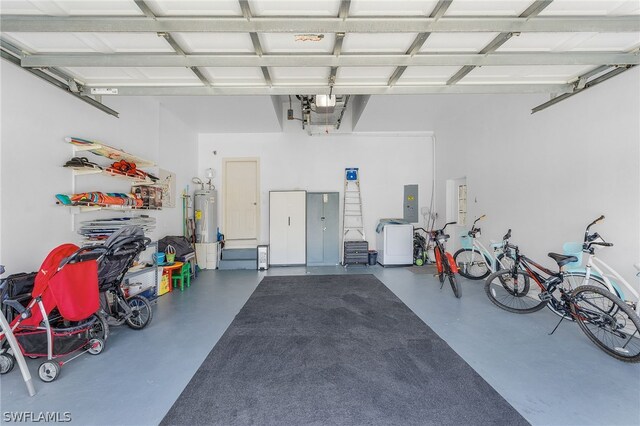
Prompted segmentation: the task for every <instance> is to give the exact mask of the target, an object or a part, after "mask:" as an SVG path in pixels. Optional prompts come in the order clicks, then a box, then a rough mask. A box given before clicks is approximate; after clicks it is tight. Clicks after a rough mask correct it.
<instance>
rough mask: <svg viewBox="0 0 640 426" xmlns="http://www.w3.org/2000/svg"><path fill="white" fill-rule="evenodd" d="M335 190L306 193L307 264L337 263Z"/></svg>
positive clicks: (338, 248)
mask: <svg viewBox="0 0 640 426" xmlns="http://www.w3.org/2000/svg"><path fill="white" fill-rule="evenodd" d="M339 203H340V198H339V194H338V193H337V192H308V193H307V265H337V264H338V262H339V257H340V247H339V241H340V239H339V216H338V211H339Z"/></svg>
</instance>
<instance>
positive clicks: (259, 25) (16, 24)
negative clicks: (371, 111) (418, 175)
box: [0, 0, 640, 96]
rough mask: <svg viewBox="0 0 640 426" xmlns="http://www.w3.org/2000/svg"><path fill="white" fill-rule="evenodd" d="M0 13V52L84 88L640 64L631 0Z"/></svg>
mask: <svg viewBox="0 0 640 426" xmlns="http://www.w3.org/2000/svg"><path fill="white" fill-rule="evenodd" d="M0 15H1V16H0V19H1V22H0V24H1V25H2V26H1V28H2V33H1V38H2V54H3V57H4V58H5V59H9V60H11V61H13V62H14V63H16V64H19V65H21V66H22V67H24V68H27V69H29V70H32V71H38V72H40V73H44V74H46V75H48V76H50V77H51V78H53V79H55V80H58V81H59V82H60V83H61V84H70V80H73V81H72V82H71V83H72V84H70V86H73V87H71V88H70V90H73V91H76V93H77V94H78V95H87V96H91V95H96V94H116V93H117V94H118V95H216V94H230V95H287V94H318V93H330V92H331V93H335V94H345V95H358V94H362V95H367V94H420V93H555V94H558V93H566V94H570V93H573V92H575V91H576V90H581V89H582V88H583V87H584V86H585V85H588V82H589V81H593V80H594V79H598V78H601V77H602V76H605V75H607V74H608V73H613V74H616V73H619V72H621V71H622V70H624V69H627V68H628V67H630V66H635V65H637V64H638V63H640V57H639V55H638V49H639V48H640V2H639V1H638V0H536V1H534V0H492V1H482V0H407V1H398V0H386V1H385V0H351V1H349V0H295V1H294V0H277V1H276V0H248V1H247V0H209V1H203V0H202V1H199V0H191V1H175V0H174V1H170V0H109V1H106V0H86V1H83V0H73V1H72V0H49V1H46V0H45V1H42V0H2V1H1V2H0ZM105 89H109V90H105Z"/></svg>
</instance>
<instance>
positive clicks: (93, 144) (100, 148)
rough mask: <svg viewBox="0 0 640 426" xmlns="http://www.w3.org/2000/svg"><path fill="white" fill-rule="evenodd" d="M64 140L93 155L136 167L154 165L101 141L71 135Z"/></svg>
mask: <svg viewBox="0 0 640 426" xmlns="http://www.w3.org/2000/svg"><path fill="white" fill-rule="evenodd" d="M65 141H67V142H68V143H70V144H71V145H74V146H76V148H77V149H80V150H83V151H89V152H91V153H93V154H95V155H99V156H101V157H106V158H108V159H110V160H113V161H121V160H124V161H128V162H131V163H135V164H136V165H137V166H138V167H151V166H154V165H155V164H154V163H153V162H151V161H148V160H144V159H142V158H140V157H138V156H135V155H133V154H129V153H127V152H125V151H123V150H121V149H117V148H114V147H112V146H109V145H107V144H104V143H102V142H97V141H90V140H87V139H81V138H76V137H73V136H68V137H66V138H65Z"/></svg>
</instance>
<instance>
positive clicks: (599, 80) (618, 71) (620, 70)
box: [531, 65, 636, 114]
mask: <svg viewBox="0 0 640 426" xmlns="http://www.w3.org/2000/svg"><path fill="white" fill-rule="evenodd" d="M635 66H636V65H629V66H625V67H615V68H614V69H613V70H611V71H609V72H607V73H605V74H602V75H601V76H599V77H596V78H594V79H593V80H591V81H588V82H587V83H586V84H585V85H584V86H582V87H580V88H578V89H576V90H575V91H574V92H571V93H564V94H562V95H559V96H556V97H555V98H553V99H551V100H550V101H547V102H545V103H543V104H541V105H538V106H537V107H535V108H533V109H532V110H531V114H535V113H536V112H538V111H542V110H543V109H546V108H549V107H550V106H552V105H555V104H557V103H558V102H562V101H564V100H565V99H567V98H570V97H571V96H573V95H577V94H578V93H581V92H583V91H585V90H587V89H589V88H591V87H593V86H596V85H598V84H600V83H602V82H604V81H607V80H609V79H610V78H613V77H615V76H616V75H618V74H621V73H623V72H625V71H627V70H629V69H631V68H633V67H635ZM596 70H598V73H599V72H602V70H601V67H599V68H596ZM596 70H594V71H592V72H589V75H590V76H593V75H595V74H593V72H595V71H596ZM584 77H585V76H581V78H584ZM578 80H580V79H578Z"/></svg>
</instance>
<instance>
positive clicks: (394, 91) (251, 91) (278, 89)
mask: <svg viewBox="0 0 640 426" xmlns="http://www.w3.org/2000/svg"><path fill="white" fill-rule="evenodd" d="M103 88H109V89H115V90H117V95H119V96H212V95H296V94H298V95H299V94H313V95H316V94H327V95H328V94H329V90H330V88H329V86H327V85H321V86H317V85H314V86H305V85H297V86H285V85H275V86H273V87H267V86H258V87H247V86H210V87H202V86H109V85H101V86H98V85H93V86H92V87H86V86H85V87H84V88H83V91H84V93H86V94H91V90H92V89H103ZM572 90H573V85H571V84H529V83H527V84H485V85H479V84H461V85H456V86H445V85H419V86H393V87H387V86H358V85H356V86H346V85H345V86H342V85H336V86H333V94H334V95H405V94H406V95H411V94H431V93H485V94H491V93H494V94H499V93H521V94H524V93H566V92H570V91H572ZM105 96H108V95H105Z"/></svg>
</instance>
